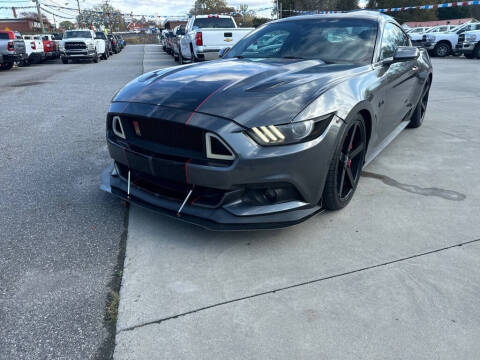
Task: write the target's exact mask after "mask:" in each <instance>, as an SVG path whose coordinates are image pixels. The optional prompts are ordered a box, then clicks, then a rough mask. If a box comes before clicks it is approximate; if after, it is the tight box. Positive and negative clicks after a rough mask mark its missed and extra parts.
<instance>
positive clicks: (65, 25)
mask: <svg viewBox="0 0 480 360" xmlns="http://www.w3.org/2000/svg"><path fill="white" fill-rule="evenodd" d="M59 25H60V29H62V30H72V29H75V24H74V23H72V22H71V21H68V20H65V21H62V22H61V23H60V24H59Z"/></svg>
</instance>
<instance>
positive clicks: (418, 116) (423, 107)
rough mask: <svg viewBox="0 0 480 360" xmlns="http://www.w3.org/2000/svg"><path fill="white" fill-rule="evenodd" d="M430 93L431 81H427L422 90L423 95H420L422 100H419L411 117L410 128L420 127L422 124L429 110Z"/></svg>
mask: <svg viewBox="0 0 480 360" xmlns="http://www.w3.org/2000/svg"><path fill="white" fill-rule="evenodd" d="M429 93H430V81H427V83H426V84H425V86H424V87H423V90H422V96H421V97H420V101H419V102H418V104H417V106H416V107H415V110H414V111H413V114H412V117H411V118H410V122H409V123H408V127H409V128H413V129H414V128H418V127H420V126H422V123H423V118H424V117H425V113H426V111H427V105H428V95H429Z"/></svg>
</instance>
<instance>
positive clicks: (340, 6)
mask: <svg viewBox="0 0 480 360" xmlns="http://www.w3.org/2000/svg"><path fill="white" fill-rule="evenodd" d="M278 6H279V8H280V12H281V14H280V17H288V16H294V15H298V11H317V10H318V11H325V10H341V11H347V10H355V9H358V0H321V1H320V0H278ZM272 14H273V15H274V16H276V14H277V9H276V1H275V2H274V9H273V12H272Z"/></svg>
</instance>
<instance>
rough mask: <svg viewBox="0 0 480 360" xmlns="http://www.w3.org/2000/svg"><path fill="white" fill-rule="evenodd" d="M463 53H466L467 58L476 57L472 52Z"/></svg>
mask: <svg viewBox="0 0 480 360" xmlns="http://www.w3.org/2000/svg"><path fill="white" fill-rule="evenodd" d="M463 55H465V57H466V58H467V59H474V58H475V55H474V53H471V54H463Z"/></svg>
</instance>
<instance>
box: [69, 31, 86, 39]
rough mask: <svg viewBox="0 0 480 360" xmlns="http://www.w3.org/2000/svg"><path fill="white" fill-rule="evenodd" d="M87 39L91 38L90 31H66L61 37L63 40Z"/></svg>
mask: <svg viewBox="0 0 480 360" xmlns="http://www.w3.org/2000/svg"><path fill="white" fill-rule="evenodd" d="M89 37H92V36H91V35H90V31H67V32H66V33H65V35H63V38H64V39H71V38H89Z"/></svg>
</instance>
